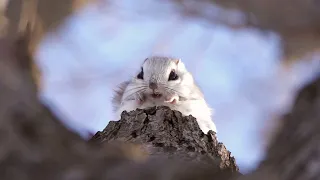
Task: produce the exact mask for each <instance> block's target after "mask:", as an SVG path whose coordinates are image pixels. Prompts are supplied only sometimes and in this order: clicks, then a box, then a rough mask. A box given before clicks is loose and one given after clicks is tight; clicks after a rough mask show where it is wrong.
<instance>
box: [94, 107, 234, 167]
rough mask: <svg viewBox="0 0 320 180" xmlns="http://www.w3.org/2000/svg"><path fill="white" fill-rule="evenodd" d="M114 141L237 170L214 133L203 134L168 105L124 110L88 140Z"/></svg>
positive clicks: (155, 154) (153, 154)
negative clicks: (116, 119) (116, 118)
mask: <svg viewBox="0 0 320 180" xmlns="http://www.w3.org/2000/svg"><path fill="white" fill-rule="evenodd" d="M114 140H120V141H122V142H123V141H124V142H133V143H139V144H142V146H143V147H142V148H143V149H144V150H145V151H147V152H148V154H149V155H150V156H151V157H158V156H164V155H165V156H167V157H169V158H171V157H175V158H179V159H180V160H181V159H184V160H187V161H198V162H203V163H204V162H205V163H209V164H213V165H215V166H218V167H219V168H220V169H221V170H227V171H230V172H237V171H238V170H239V168H238V166H237V165H236V162H235V159H234V157H232V156H231V153H230V152H229V151H228V150H227V149H226V147H225V146H224V145H223V144H222V143H220V142H218V140H217V137H216V135H215V132H213V131H209V133H208V134H204V133H203V132H202V131H201V129H200V128H199V126H198V124H197V122H196V119H195V118H194V117H192V116H187V117H183V116H182V114H181V113H180V112H178V111H172V110H170V109H169V108H168V107H157V108H156V107H153V108H148V109H144V110H143V109H138V110H136V111H132V112H124V113H123V114H122V117H121V120H120V121H111V122H110V123H109V124H108V126H107V127H106V128H105V129H104V131H103V132H98V133H97V134H96V135H95V136H94V137H93V138H92V140H91V141H95V142H100V143H108V142H112V141H114Z"/></svg>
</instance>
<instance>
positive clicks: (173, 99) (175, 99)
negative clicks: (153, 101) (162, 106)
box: [164, 95, 179, 104]
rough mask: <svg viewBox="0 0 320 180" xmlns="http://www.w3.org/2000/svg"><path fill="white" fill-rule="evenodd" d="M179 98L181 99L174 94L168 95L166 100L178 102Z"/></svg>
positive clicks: (171, 102) (173, 102)
mask: <svg viewBox="0 0 320 180" xmlns="http://www.w3.org/2000/svg"><path fill="white" fill-rule="evenodd" d="M178 100H179V96H177V95H173V96H167V97H166V98H165V101H164V102H167V103H170V104H176V103H177V102H178Z"/></svg>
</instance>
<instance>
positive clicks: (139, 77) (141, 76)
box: [137, 68, 143, 79]
mask: <svg viewBox="0 0 320 180" xmlns="http://www.w3.org/2000/svg"><path fill="white" fill-rule="evenodd" d="M137 78H138V79H143V68H141V71H140V73H139V74H138V75H137Z"/></svg>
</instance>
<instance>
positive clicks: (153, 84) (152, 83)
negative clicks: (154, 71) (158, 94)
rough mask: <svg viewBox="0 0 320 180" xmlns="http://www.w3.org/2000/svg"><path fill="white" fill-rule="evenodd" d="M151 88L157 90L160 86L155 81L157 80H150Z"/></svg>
mask: <svg viewBox="0 0 320 180" xmlns="http://www.w3.org/2000/svg"><path fill="white" fill-rule="evenodd" d="M149 88H150V89H152V90H155V89H157V88H158V85H157V83H155V82H150V83H149Z"/></svg>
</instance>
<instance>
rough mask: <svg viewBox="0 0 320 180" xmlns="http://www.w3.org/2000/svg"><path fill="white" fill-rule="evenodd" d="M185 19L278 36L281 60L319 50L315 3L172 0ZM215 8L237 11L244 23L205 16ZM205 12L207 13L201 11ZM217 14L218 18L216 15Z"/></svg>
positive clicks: (307, 0)
mask: <svg viewBox="0 0 320 180" xmlns="http://www.w3.org/2000/svg"><path fill="white" fill-rule="evenodd" d="M174 2H176V3H178V5H179V6H178V7H180V8H179V9H180V10H181V11H182V12H183V13H184V15H186V16H190V17H200V18H204V19H206V20H208V21H209V22H212V23H220V24H224V25H227V26H230V27H232V28H250V27H251V28H258V29H260V30H262V31H265V30H268V31H273V32H276V33H278V34H279V35H280V37H281V40H282V45H283V58H284V60H287V61H292V60H299V59H300V58H302V57H305V56H306V55H308V53H310V52H315V51H317V50H318V49H319V47H320V11H319V8H320V1H319V0H293V1H292V0H201V1H198V0H197V1H195V0H191V1H187V0H174ZM208 4H211V5H212V4H214V5H218V6H219V7H222V8H224V9H225V10H240V11H241V12H242V13H243V17H245V21H243V22H242V23H240V24H237V23H232V22H230V21H229V19H227V18H225V16H226V14H224V13H208V12H210V8H211V12H212V11H213V8H212V7H210V6H208ZM204 9H207V10H204ZM217 14H218V15H217Z"/></svg>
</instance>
